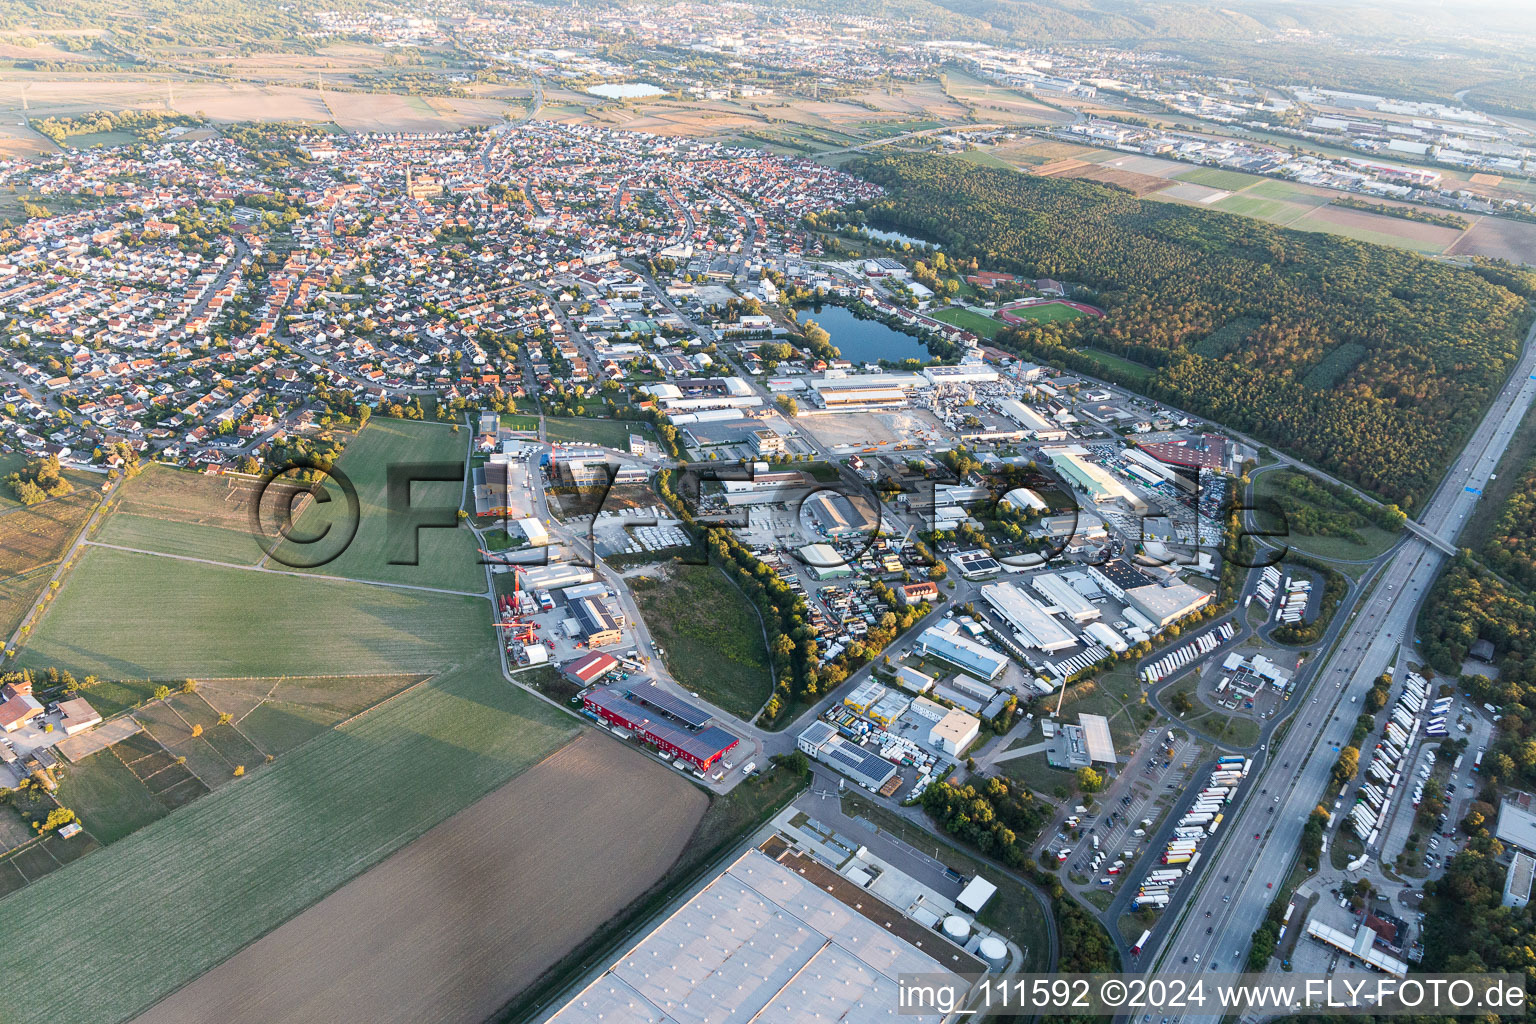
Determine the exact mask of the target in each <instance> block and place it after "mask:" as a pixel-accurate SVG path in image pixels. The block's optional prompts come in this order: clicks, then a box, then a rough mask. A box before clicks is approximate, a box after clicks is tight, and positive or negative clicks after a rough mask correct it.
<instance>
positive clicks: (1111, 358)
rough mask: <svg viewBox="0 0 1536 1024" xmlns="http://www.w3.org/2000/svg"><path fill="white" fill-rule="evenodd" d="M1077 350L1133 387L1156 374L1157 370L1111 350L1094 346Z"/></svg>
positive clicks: (1107, 372) (1106, 371)
mask: <svg viewBox="0 0 1536 1024" xmlns="http://www.w3.org/2000/svg"><path fill="white" fill-rule="evenodd" d="M1077 351H1078V352H1080V353H1082V354H1083V355H1085V356H1087V357H1088V358H1090V359H1092V360H1093V361H1094V362H1096V363H1098V364H1099V365H1100V366H1102V367H1104V370H1105V373H1106V374H1108V375H1110V376H1117V377H1119V378H1120V379H1122V380H1124V381H1125V382H1126V383H1127V384H1129V385H1130V386H1131V387H1133V388H1134V387H1140V386H1141V385H1143V384H1145V383H1146V382H1147V381H1149V380H1151V379H1152V378H1153V377H1154V376H1156V375H1157V371H1156V370H1154V369H1152V367H1150V366H1144V365H1142V364H1141V363H1133V362H1131V361H1130V360H1129V359H1126V358H1124V357H1122V356H1117V355H1115V354H1114V353H1113V352H1105V351H1103V350H1101V349H1096V348H1080V349H1078V350H1077Z"/></svg>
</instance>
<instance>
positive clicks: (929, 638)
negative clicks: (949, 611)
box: [915, 619, 1008, 679]
mask: <svg viewBox="0 0 1536 1024" xmlns="http://www.w3.org/2000/svg"><path fill="white" fill-rule="evenodd" d="M915 649H916V651H917V653H918V654H920V655H922V656H923V657H930V656H931V657H935V658H940V659H942V660H944V661H947V662H949V663H950V664H951V665H955V666H958V667H959V668H963V669H965V671H967V672H969V673H971V675H973V676H979V677H980V678H982V679H996V678H997V677H998V676H999V675H1001V674H1002V672H1003V669H1005V668H1007V667H1008V659H1007V658H1006V657H1004V656H1003V655H1001V654H999V653H998V652H996V651H994V650H992V649H991V648H990V647H983V646H982V645H981V644H978V643H977V642H976V641H974V640H970V639H968V638H966V637H963V636H961V635H960V627H959V626H958V625H957V624H956V623H955V621H954V620H953V619H946V620H945V621H944V622H943V623H942V624H940V625H937V626H929V627H928V628H927V629H925V630H923V632H922V634H921V635H920V636H919V637H918V638H917V644H916V647H915Z"/></svg>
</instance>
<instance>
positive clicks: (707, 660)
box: [630, 563, 772, 718]
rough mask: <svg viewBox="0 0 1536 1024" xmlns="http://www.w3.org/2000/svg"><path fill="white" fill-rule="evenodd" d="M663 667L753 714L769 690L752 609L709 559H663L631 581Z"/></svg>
mask: <svg viewBox="0 0 1536 1024" xmlns="http://www.w3.org/2000/svg"><path fill="white" fill-rule="evenodd" d="M630 585H631V587H632V588H633V590H634V593H635V600H636V602H638V603H639V605H640V611H641V613H642V614H643V615H644V616H645V622H646V625H647V626H648V627H649V628H650V631H651V635H652V636H654V637H655V639H656V642H657V643H659V644H660V645H661V646H662V647H664V648H666V651H667V658H666V660H667V667H668V668H669V669H670V670H671V671H672V674H673V675H674V676H675V677H676V678H677V681H678V682H679V683H681V684H682V685H683V686H686V687H687V688H688V689H689V690H692V691H696V692H697V693H698V694H699V695H700V696H702V697H704V698H705V699H706V700H708V701H710V702H711V703H713V704H715V705H716V706H717V707H720V708H722V709H724V710H726V711H729V712H730V713H731V714H733V715H737V716H738V717H741V718H751V717H752V716H753V715H755V714H757V710H758V708H760V707H762V706H763V702H764V701H766V700H767V699H768V695H769V694H770V693H771V692H772V679H771V676H770V674H769V669H768V648H767V645H766V644H765V643H764V641H763V627H762V623H761V621H760V620H759V619H758V617H757V609H756V608H754V607H753V606H752V604H751V603H750V602H748V601H747V599H746V597H745V596H743V595H742V593H741V591H739V590H737V589H736V585H735V584H734V583H732V582H731V581H730V580H729V579H727V578H726V576H725V573H723V572H722V571H721V570H720V569H718V568H716V567H715V566H712V565H683V564H679V563H668V564H666V565H664V566H661V567H659V568H658V569H657V571H656V575H654V576H642V577H638V578H636V579H633V580H631V581H630Z"/></svg>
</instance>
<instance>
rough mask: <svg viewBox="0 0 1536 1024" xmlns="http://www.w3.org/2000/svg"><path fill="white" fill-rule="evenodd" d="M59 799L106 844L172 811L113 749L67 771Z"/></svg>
mask: <svg viewBox="0 0 1536 1024" xmlns="http://www.w3.org/2000/svg"><path fill="white" fill-rule="evenodd" d="M63 774H64V780H63V781H62V782H61V783H60V784H59V793H58V796H59V802H60V803H62V804H63V805H64V806H65V807H68V808H69V809H70V810H72V811H74V812H75V813H76V814H78V815H79V816H80V823H81V824H82V825H84V826H85V828H86V829H87V830H89V831H90V833H91V835H93V836H95V837H96V839H97V841H98V842H101V843H103V844H106V843H115V842H117V841H118V840H119V839H122V838H123V837H124V836H127V835H129V834H131V833H133V832H136V831H137V830H139V829H141V828H143V827H144V826H145V825H148V824H149V823H151V822H153V821H158V820H160V819H161V818H163V817H165V816H166V815H167V814H169V813H170V809H169V808H167V807H166V806H165V805H164V804H163V803H161V802H160V801H159V800H157V799H155V795H154V794H153V793H151V792H150V791H149V788H148V787H147V786H145V785H144V782H143V781H142V780H141V779H140V778H139V777H138V776H137V775H135V774H134V773H133V769H131V768H129V767H128V765H127V764H125V763H124V762H123V760H122V758H121V757H119V756H118V754H117V752H116V751H115V750H113V749H112V748H110V747H109V748H108V749H106V750H103V751H101V752H100V753H96V754H92V755H91V756H90V757H87V758H86V759H85V760H83V761H81V762H79V763H78V764H74V765H71V766H70V767H69V768H67V769H65V771H64V773H63Z"/></svg>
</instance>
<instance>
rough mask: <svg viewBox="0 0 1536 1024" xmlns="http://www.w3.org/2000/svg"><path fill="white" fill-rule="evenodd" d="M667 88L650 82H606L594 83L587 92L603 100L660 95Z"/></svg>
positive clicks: (635, 98) (636, 98)
mask: <svg viewBox="0 0 1536 1024" xmlns="http://www.w3.org/2000/svg"><path fill="white" fill-rule="evenodd" d="M666 91H667V90H665V89H663V88H662V87H661V86H659V85H652V84H651V83H650V82H608V83H605V84H603V85H594V86H592V87H591V88H590V89H588V90H587V92H589V93H591V94H592V95H593V96H601V97H602V98H603V99H605V100H638V99H645V98H646V97H647V96H661V95H663V94H664V93H665V92H666Z"/></svg>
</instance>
